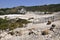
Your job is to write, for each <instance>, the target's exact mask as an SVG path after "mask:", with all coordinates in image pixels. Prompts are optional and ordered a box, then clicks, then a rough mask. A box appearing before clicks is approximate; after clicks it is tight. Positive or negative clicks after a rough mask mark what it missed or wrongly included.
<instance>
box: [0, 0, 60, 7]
mask: <svg viewBox="0 0 60 40" xmlns="http://www.w3.org/2000/svg"><path fill="white" fill-rule="evenodd" d="M58 3H59V4H60V0H0V8H11V7H16V6H36V5H46V4H58Z"/></svg>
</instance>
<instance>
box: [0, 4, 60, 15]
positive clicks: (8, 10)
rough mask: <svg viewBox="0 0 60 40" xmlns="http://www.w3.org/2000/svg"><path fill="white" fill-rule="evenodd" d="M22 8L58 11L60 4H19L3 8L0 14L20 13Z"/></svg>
mask: <svg viewBox="0 0 60 40" xmlns="http://www.w3.org/2000/svg"><path fill="white" fill-rule="evenodd" d="M21 8H24V9H26V11H43V12H46V11H48V12H58V11H60V4H50V5H42V6H18V7H13V8H1V9H0V15H4V14H20V13H19V12H18V10H20V9H21Z"/></svg>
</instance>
